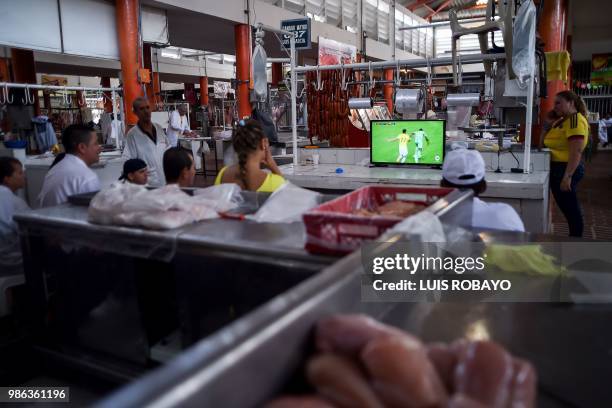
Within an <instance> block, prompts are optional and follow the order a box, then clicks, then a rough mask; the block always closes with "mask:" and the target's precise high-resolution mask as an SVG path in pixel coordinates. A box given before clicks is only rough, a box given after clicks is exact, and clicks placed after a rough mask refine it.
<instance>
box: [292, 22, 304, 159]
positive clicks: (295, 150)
mask: <svg viewBox="0 0 612 408" xmlns="http://www.w3.org/2000/svg"><path fill="white" fill-rule="evenodd" d="M289 46H290V51H291V54H290V55H291V133H292V135H293V168H294V169H297V165H298V144H297V101H296V98H297V72H295V71H296V67H295V35H294V34H291V37H290V38H289ZM304 86H305V85H304Z"/></svg>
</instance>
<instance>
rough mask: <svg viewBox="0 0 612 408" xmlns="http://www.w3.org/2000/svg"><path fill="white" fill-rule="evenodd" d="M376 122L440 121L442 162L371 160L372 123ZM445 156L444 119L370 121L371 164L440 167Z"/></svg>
mask: <svg viewBox="0 0 612 408" xmlns="http://www.w3.org/2000/svg"><path fill="white" fill-rule="evenodd" d="M376 122H387V123H388V122H442V162H440V163H397V162H391V163H388V162H374V161H372V146H373V145H372V124H373V123H376ZM444 157H446V119H385V120H380V119H376V120H371V121H370V164H372V165H373V166H398V167H408V166H426V167H441V166H442V163H443V162H444Z"/></svg>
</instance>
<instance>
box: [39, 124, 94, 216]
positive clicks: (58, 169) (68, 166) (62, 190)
mask: <svg viewBox="0 0 612 408" xmlns="http://www.w3.org/2000/svg"><path fill="white" fill-rule="evenodd" d="M62 145H64V149H65V150H66V153H65V154H61V155H58V157H57V158H56V159H55V161H54V162H53V164H52V165H51V168H50V169H49V172H48V173H47V175H46V176H45V180H44V181H43V185H42V189H41V191H40V194H39V195H38V203H39V205H40V206H41V207H51V206H54V205H59V204H63V203H65V202H67V201H68V197H70V196H72V195H77V194H84V193H91V192H94V191H99V190H100V180H99V179H98V175H97V174H96V173H94V172H93V170H91V169H90V167H91V166H92V165H93V164H95V163H97V162H98V161H99V160H100V151H101V150H102V149H101V147H100V145H99V144H98V136H97V135H96V132H95V131H94V130H93V129H92V128H90V127H87V126H83V125H70V126H68V127H67V128H66V129H64V131H63V132H62Z"/></svg>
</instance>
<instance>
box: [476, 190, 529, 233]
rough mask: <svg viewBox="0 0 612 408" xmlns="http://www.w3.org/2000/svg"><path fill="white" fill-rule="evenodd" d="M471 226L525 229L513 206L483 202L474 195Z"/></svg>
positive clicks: (514, 229) (521, 230) (507, 229)
mask: <svg viewBox="0 0 612 408" xmlns="http://www.w3.org/2000/svg"><path fill="white" fill-rule="evenodd" d="M472 226H473V227H478V228H487V229H496V230H506V231H520V232H524V231H525V226H524V225H523V221H522V220H521V217H520V216H519V215H518V214H517V212H516V211H515V210H514V208H512V207H511V206H509V205H508V204H505V203H485V202H484V201H482V200H481V199H480V198H478V197H474V204H473V207H472Z"/></svg>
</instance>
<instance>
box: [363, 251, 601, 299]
mask: <svg viewBox="0 0 612 408" xmlns="http://www.w3.org/2000/svg"><path fill="white" fill-rule="evenodd" d="M362 262H363V274H362V278H361V296H362V300H363V301H365V302H442V301H450V302H464V301H465V302H573V303H602V302H603V303H612V243H610V242H585V243H583V242H580V243H571V242H568V243H513V244H485V243H482V242H479V243H472V242H468V243H466V242H461V243H454V244H448V243H419V242H412V241H406V242H394V243H376V244H367V245H365V246H364V247H363V248H362Z"/></svg>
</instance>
